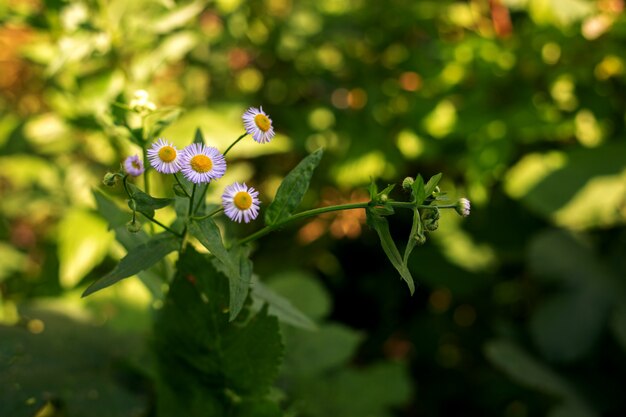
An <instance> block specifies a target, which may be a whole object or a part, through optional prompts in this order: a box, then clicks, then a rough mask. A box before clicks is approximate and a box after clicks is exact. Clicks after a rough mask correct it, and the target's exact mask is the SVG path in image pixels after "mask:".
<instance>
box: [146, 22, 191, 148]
mask: <svg viewBox="0 0 626 417" xmlns="http://www.w3.org/2000/svg"><path fill="white" fill-rule="evenodd" d="M180 36H183V33H181V34H180ZM169 39H174V36H172V37H170V38H169ZM164 45H165V43H164V44H163V45H162V47H163V46H164ZM182 112H183V111H182V109H180V108H178V107H167V108H162V109H159V110H157V111H155V112H153V113H150V114H149V115H147V116H146V117H145V125H146V127H145V136H144V139H145V140H154V139H155V138H156V137H157V136H159V134H160V133H161V132H162V131H163V129H165V128H166V127H168V126H169V125H170V124H172V123H173V122H175V121H176V119H178V118H179V117H180V115H181V114H182Z"/></svg>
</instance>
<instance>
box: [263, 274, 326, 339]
mask: <svg viewBox="0 0 626 417" xmlns="http://www.w3.org/2000/svg"><path fill="white" fill-rule="evenodd" d="M251 294H252V297H253V298H256V299H258V300H260V301H262V302H264V303H267V304H269V314H272V315H274V316H276V317H277V318H278V320H280V321H281V322H283V323H287V324H290V325H292V326H295V327H300V328H302V329H306V330H315V329H317V326H316V325H315V323H314V322H313V320H311V319H310V318H309V317H307V316H306V315H305V314H304V313H303V312H301V311H300V310H298V309H297V308H296V307H294V306H293V304H291V302H290V301H289V300H288V299H286V298H285V297H283V296H281V295H280V294H278V293H276V292H275V291H274V290H272V289H271V288H269V287H267V286H266V285H264V284H263V283H261V282H260V281H258V280H257V281H255V282H254V284H253V286H252V293H251Z"/></svg>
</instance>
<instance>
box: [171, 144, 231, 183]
mask: <svg viewBox="0 0 626 417" xmlns="http://www.w3.org/2000/svg"><path fill="white" fill-rule="evenodd" d="M180 166H181V168H180V170H181V172H182V173H183V175H184V176H185V178H187V179H188V180H189V181H191V182H193V183H195V184H200V183H203V182H210V181H213V180H216V179H218V178H221V177H222V176H223V175H224V173H225V172H226V159H225V158H224V155H222V154H221V153H220V151H218V150H217V148H214V147H212V146H205V145H204V144H201V143H192V144H191V145H189V146H187V147H186V148H185V149H183V151H182V152H181V155H180Z"/></svg>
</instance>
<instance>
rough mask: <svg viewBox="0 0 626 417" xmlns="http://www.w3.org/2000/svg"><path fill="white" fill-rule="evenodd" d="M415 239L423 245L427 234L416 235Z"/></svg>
mask: <svg viewBox="0 0 626 417" xmlns="http://www.w3.org/2000/svg"><path fill="white" fill-rule="evenodd" d="M415 241H416V242H417V244H418V245H423V244H424V243H426V235H424V234H418V235H415Z"/></svg>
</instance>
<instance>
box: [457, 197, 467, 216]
mask: <svg viewBox="0 0 626 417" xmlns="http://www.w3.org/2000/svg"><path fill="white" fill-rule="evenodd" d="M454 209H455V210H456V212H457V213H459V214H460V215H461V216H463V217H467V216H469V215H470V201H469V200H468V199H467V198H461V199H459V201H457V203H456V206H455V207H454Z"/></svg>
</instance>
